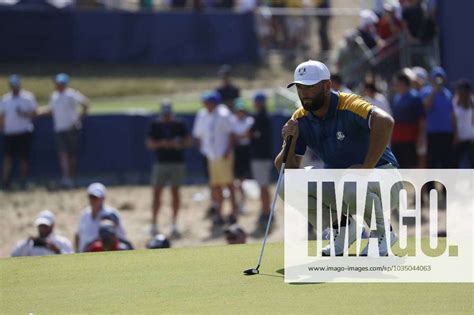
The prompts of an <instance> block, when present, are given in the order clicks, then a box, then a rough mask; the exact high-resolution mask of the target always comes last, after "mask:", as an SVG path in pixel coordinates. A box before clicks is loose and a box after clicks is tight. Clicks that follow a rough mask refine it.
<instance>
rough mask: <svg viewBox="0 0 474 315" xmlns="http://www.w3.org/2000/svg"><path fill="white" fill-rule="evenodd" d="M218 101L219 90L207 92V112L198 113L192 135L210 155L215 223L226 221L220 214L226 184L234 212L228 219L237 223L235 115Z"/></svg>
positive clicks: (205, 101) (210, 182) (205, 153)
mask: <svg viewBox="0 0 474 315" xmlns="http://www.w3.org/2000/svg"><path fill="white" fill-rule="evenodd" d="M219 101H220V96H219V93H217V92H214V91H212V92H205V93H204V94H203V96H202V102H203V104H204V106H205V108H206V111H201V112H199V113H198V115H197V117H196V121H195V123H194V127H193V136H194V137H195V138H196V139H198V140H199V142H200V144H199V145H200V150H201V152H202V153H203V154H204V156H206V158H207V163H208V171H209V186H210V187H211V196H212V197H211V198H212V201H213V206H214V207H215V212H216V213H215V215H214V218H213V223H214V225H215V226H218V225H223V224H224V223H225V221H224V219H223V218H222V214H221V210H222V203H223V195H222V190H223V188H224V187H227V188H228V189H229V191H230V195H231V203H232V214H231V215H230V216H229V218H228V220H229V222H230V223H235V222H236V221H237V215H238V211H237V206H236V202H235V195H234V188H233V181H234V172H233V171H234V158H233V147H234V139H233V135H232V132H233V129H232V128H233V127H232V123H233V118H232V117H233V116H232V114H231V112H230V111H229V110H228V109H227V108H226V107H224V106H223V105H219Z"/></svg>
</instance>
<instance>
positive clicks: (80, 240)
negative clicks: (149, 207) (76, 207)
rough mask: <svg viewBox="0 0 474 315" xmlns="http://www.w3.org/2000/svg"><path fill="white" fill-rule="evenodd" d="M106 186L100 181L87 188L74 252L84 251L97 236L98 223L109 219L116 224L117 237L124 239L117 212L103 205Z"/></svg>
mask: <svg viewBox="0 0 474 315" xmlns="http://www.w3.org/2000/svg"><path fill="white" fill-rule="evenodd" d="M106 193H107V191H106V188H105V186H104V185H102V184H101V183H93V184H91V185H89V187H88V188H87V194H88V197H89V206H88V207H86V208H84V210H83V211H82V216H81V218H80V220H79V226H78V229H77V232H76V238H75V249H76V252H84V251H85V250H86V249H87V246H88V245H89V244H91V243H92V242H93V241H95V240H96V239H97V238H98V237H99V228H100V223H101V221H102V220H103V219H110V220H111V221H112V222H114V224H115V226H116V233H117V237H119V238H120V239H123V240H125V239H126V236H125V230H124V228H123V226H122V220H121V218H120V214H119V212H118V211H117V210H116V209H114V208H112V207H109V206H107V205H105V203H104V201H105V196H106Z"/></svg>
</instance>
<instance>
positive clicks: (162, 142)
mask: <svg viewBox="0 0 474 315" xmlns="http://www.w3.org/2000/svg"><path fill="white" fill-rule="evenodd" d="M190 144H191V136H190V134H189V132H188V130H187V128H186V125H185V124H184V122H182V121H181V120H179V119H176V118H175V117H174V116H173V110H172V104H171V102H170V101H168V100H166V101H164V102H162V104H161V114H160V117H159V118H157V119H155V120H153V122H152V123H151V125H150V128H149V130H148V136H147V138H146V141H145V145H146V147H147V148H148V149H149V150H151V151H153V152H154V153H155V164H154V165H153V171H152V176H151V185H152V186H153V204H152V218H151V228H150V233H151V234H152V236H154V235H156V234H158V233H159V228H158V214H159V211H160V207H161V195H162V192H163V188H164V187H165V186H166V185H167V184H169V185H170V187H171V196H172V209H173V223H172V233H173V234H174V235H178V234H179V230H178V227H177V218H178V211H179V207H180V204H181V199H180V195H179V188H180V186H181V185H182V184H183V182H184V180H185V178H186V164H185V160H184V149H185V148H186V147H189V146H190Z"/></svg>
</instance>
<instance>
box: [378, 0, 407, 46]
mask: <svg viewBox="0 0 474 315" xmlns="http://www.w3.org/2000/svg"><path fill="white" fill-rule="evenodd" d="M383 8H384V10H383V14H382V16H381V18H380V20H379V22H378V24H377V34H378V35H379V37H380V39H381V40H383V41H384V42H387V41H393V40H394V39H395V38H396V37H398V35H399V34H400V32H401V28H402V22H401V21H400V20H399V19H398V17H397V15H396V10H397V7H396V6H395V5H393V4H390V3H385V4H384V6H383ZM387 44H390V45H392V44H393V43H387Z"/></svg>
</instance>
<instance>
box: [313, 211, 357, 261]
mask: <svg viewBox="0 0 474 315" xmlns="http://www.w3.org/2000/svg"><path fill="white" fill-rule="evenodd" d="M347 228H348V229H347ZM347 230H348V231H349V232H348V233H349V235H348V239H347V240H348V243H349V244H348V245H347V249H349V247H351V245H352V244H353V243H354V242H355V241H356V239H357V224H356V221H355V220H354V219H353V218H352V217H349V220H348V222H347V225H346V226H341V228H340V230H337V229H333V235H334V254H335V255H336V256H342V255H343V254H344V252H345V247H344V240H345V239H346V231H347ZM321 252H322V255H323V256H331V244H330V243H329V244H328V245H327V246H326V247H324V248H323V249H322V251H321Z"/></svg>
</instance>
